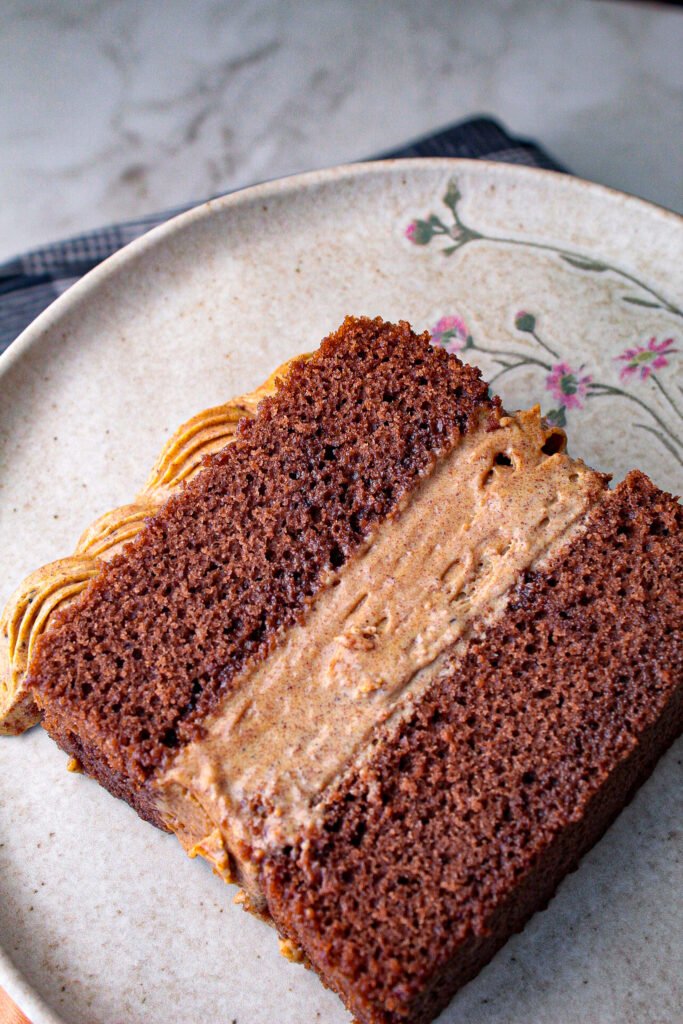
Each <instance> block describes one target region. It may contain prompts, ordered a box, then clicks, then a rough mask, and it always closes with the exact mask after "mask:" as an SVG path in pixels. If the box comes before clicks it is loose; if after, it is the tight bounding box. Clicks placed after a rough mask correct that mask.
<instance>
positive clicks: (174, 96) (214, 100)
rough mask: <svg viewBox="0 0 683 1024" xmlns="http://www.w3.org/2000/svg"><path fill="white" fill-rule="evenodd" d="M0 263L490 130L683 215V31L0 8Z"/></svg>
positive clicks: (600, 12)
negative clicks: (492, 121) (465, 132)
mask: <svg viewBox="0 0 683 1024" xmlns="http://www.w3.org/2000/svg"><path fill="white" fill-rule="evenodd" d="M2 26H3V27H2V32H1V33H0V94H1V95H2V97H3V103H2V109H1V111H0V187H1V190H2V197H3V202H2V204H1V205H0V258H2V257H5V256H9V255H11V254H13V253H15V252H17V251H19V250H21V249H24V248H26V247H28V246H33V245H35V244H40V243H41V242H45V241H48V240H51V239H54V238H56V237H60V236H64V235H66V234H71V233H75V232H77V231H80V230H82V229H85V228H89V227H95V226H97V225H99V224H102V223H107V222H110V221H113V220H117V219H125V218H130V217H134V216H136V215H138V214H141V213H146V212H150V211H154V210H157V209H163V208H165V207H167V206H171V205H173V204H175V203H179V202H183V201H185V200H188V199H192V198H196V199H198V200H199V199H202V198H203V197H204V196H206V195H208V194H210V193H215V192H218V191H221V190H223V189H229V188H234V187H236V186H239V185H244V184H249V183H251V182H252V181H255V180H258V179H264V178H269V177H275V176H279V175H282V174H288V173H291V172H294V171H297V170H301V169H306V168H311V167H319V166H324V165H326V164H335V163H341V162H346V161H349V160H353V159H356V158H360V157H364V156H366V155H368V154H371V153H373V152H375V151H378V150H382V149H384V148H386V147H388V146H392V145H394V144H398V143H401V142H403V141H406V140H409V139H411V138H412V137H414V136H416V135H420V134H422V133H424V132H427V131H429V130H431V129H434V128H436V127H439V126H442V125H444V124H446V123H449V122H452V121H454V120H456V119H458V118H462V117H466V116H468V115H470V114H475V113H485V112H486V113H491V114H494V115H496V116H497V117H499V118H501V119H502V120H503V121H504V122H505V123H506V124H507V126H508V127H509V128H510V129H511V130H512V131H516V132H519V133H527V134H529V135H532V136H535V137H536V138H537V139H538V140H540V141H541V142H542V143H544V144H545V145H546V147H547V148H548V149H549V150H550V151H551V152H552V153H553V154H554V155H555V156H556V157H558V158H559V159H560V160H562V161H564V162H565V163H566V164H567V165H568V166H570V167H571V168H572V169H573V170H574V171H575V172H576V173H578V174H580V175H582V176H584V177H587V178H591V179H594V180H596V181H600V182H604V183H606V184H609V185H613V186H616V187H618V188H622V189H625V190H626V191H630V192H634V193H636V194H638V195H641V196H644V197H645V198H648V199H652V200H654V201H656V202H659V203H662V204H664V205H666V206H669V207H673V208H677V209H681V208H683V195H682V193H683V187H682V177H683V151H682V148H681V147H682V143H681V140H682V139H683V103H682V102H681V100H682V93H683V62H682V61H681V59H680V55H681V50H682V49H683V12H681V11H679V10H677V9H675V8H671V7H666V6H664V5H658V4H636V3H616V2H605V0H573V2H571V3H568V2H566V0H488V2H486V3H478V2H475V0H461V2H458V3H456V2H452V0H451V2H448V0H423V2H421V3H415V2H411V0H397V2H389V0H355V2H352V0H325V2H320V3H314V2H307V0H281V2H277V0H267V2H257V0H243V2H236V0H232V2H229V3H226V2H224V0H192V2H190V3H188V2H186V0H145V2H144V3H140V2H139V0H3V3H2Z"/></svg>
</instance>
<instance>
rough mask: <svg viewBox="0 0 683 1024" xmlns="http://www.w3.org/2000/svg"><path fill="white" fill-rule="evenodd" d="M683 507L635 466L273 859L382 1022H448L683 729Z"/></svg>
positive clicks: (328, 975) (286, 916)
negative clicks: (475, 980) (437, 1018)
mask: <svg viewBox="0 0 683 1024" xmlns="http://www.w3.org/2000/svg"><path fill="white" fill-rule="evenodd" d="M681 520H682V512H681V507H680V506H679V505H678V504H677V503H676V502H675V501H674V500H673V499H671V498H670V496H668V495H666V494H663V493H662V492H660V491H658V490H657V489H656V488H655V487H654V486H653V485H652V484H651V483H650V481H649V480H648V479H647V478H646V477H644V476H643V475H642V474H640V473H631V474H630V475H629V477H628V478H627V479H626V481H625V482H624V483H623V484H621V485H620V486H619V487H618V488H617V489H616V491H615V492H612V493H611V494H610V495H609V497H608V498H607V499H606V500H605V501H604V502H603V503H602V504H601V505H600V506H599V507H598V508H597V509H596V510H594V511H593V512H592V513H591V514H590V517H589V520H588V528H587V530H586V532H585V534H584V535H583V536H582V537H581V538H580V539H579V540H578V541H577V542H575V543H574V544H572V545H570V546H569V547H565V548H564V549H563V551H562V552H561V553H560V554H559V555H558V556H557V557H556V559H555V561H554V562H553V563H552V564H551V566H550V568H548V569H547V571H545V572H544V573H543V574H538V573H527V575H526V577H525V578H524V579H523V580H522V581H521V582H520V583H519V585H518V586H517V588H516V590H515V591H514V593H513V595H512V598H511V601H510V604H509V608H508V610H507V612H506V614H505V615H504V617H503V618H502V619H501V620H498V621H497V622H496V624H495V625H494V626H493V627H492V628H491V629H490V630H489V631H488V632H487V633H486V634H485V635H483V636H480V637H479V638H478V639H475V640H474V641H473V642H471V643H470V645H469V646H468V648H467V650H466V652H465V655H464V656H462V657H458V656H456V655H455V654H454V655H453V657H452V659H451V662H450V665H449V667H448V669H447V670H446V671H445V673H444V675H443V676H442V677H441V678H440V680H439V681H438V682H437V683H436V684H435V685H434V687H433V688H432V689H431V690H429V691H428V692H427V694H426V695H425V696H424V697H423V698H422V699H421V700H420V701H419V703H418V704H417V706H416V707H415V708H414V710H413V712H412V713H411V715H410V717H409V718H407V719H406V720H405V721H404V722H403V723H402V725H401V726H400V729H399V732H398V735H397V736H395V737H393V738H392V740H391V742H389V743H385V744H382V745H380V746H379V747H378V749H377V752H376V753H374V754H373V755H372V758H371V760H370V761H369V763H367V764H366V766H365V767H363V768H362V769H361V768H358V769H356V770H355V771H354V772H353V774H351V775H350V776H348V777H347V779H346V780H345V782H344V785H343V788H342V789H341V791H340V792H339V793H338V794H336V795H335V797H334V798H333V799H331V800H330V801H329V803H328V805H327V806H326V807H325V808H324V817H323V824H322V825H321V826H318V827H317V829H316V831H315V832H314V833H313V834H312V835H311V836H310V837H309V838H308V839H307V840H306V841H305V842H304V843H303V844H300V845H297V846H296V847H295V848H294V849H291V848H288V849H285V850H284V851H281V852H280V853H278V854H277V855H273V856H272V857H270V859H269V860H267V861H266V864H265V867H264V869H263V878H262V881H263V885H264V888H265V892H266V896H267V899H268V903H269V908H270V911H271V913H272V915H273V917H274V919H275V921H276V923H277V924H278V926H279V927H280V929H281V930H282V931H283V932H284V933H285V934H286V935H287V936H289V937H290V938H291V939H292V940H294V941H295V942H296V943H297V944H298V945H299V946H301V947H302V948H303V950H304V951H305V953H306V955H307V956H308V957H309V958H310V960H311V961H312V963H313V964H314V966H315V967H316V969H317V970H318V971H319V973H320V974H321V976H322V977H323V979H324V980H325V981H326V982H327V984H328V985H330V986H331V987H333V988H334V989H336V990H337V991H338V992H339V994H340V995H341V996H342V998H343V999H344V1000H345V1001H346V1003H347V1005H348V1006H349V1008H350V1009H351V1010H352V1012H353V1013H355V1014H356V1015H357V1017H358V1019H359V1020H360V1021H362V1022H363V1024H396V1022H398V1021H404V1020H410V1022H411V1024H418V1022H426V1021H430V1020H431V1019H432V1017H433V1016H434V1015H436V1013H438V1011H439V1010H440V1009H441V1008H443V1007H444V1006H445V1005H446V1004H447V1002H448V1000H449V999H450V997H451V996H452V994H453V992H454V991H455V990H456V989H457V988H459V987H460V986H461V985H462V984H464V982H466V981H467V980H468V979H469V978H471V977H473V975H475V974H476V973H477V971H478V970H480V968H481V967H482V966H483V965H484V964H485V963H486V962H487V961H488V960H489V959H490V957H491V956H492V955H493V954H494V953H495V951H496V950H497V949H498V947H499V946H501V945H502V943H503V942H504V941H505V940H506V938H507V937H508V936H509V935H510V934H512V933H513V932H514V931H517V930H519V929H520V928H521V927H522V926H523V925H524V923H525V921H526V920H527V919H528V918H529V917H530V915H531V914H532V913H533V912H534V911H535V910H537V909H539V908H540V907H542V906H543V905H545V903H546V902H547V901H548V899H549V898H550V897H551V896H552V894H553V892H554V890H555V888H556V886H557V885H558V883H559V881H560V880H561V879H562V877H563V876H564V875H565V874H566V873H567V871H570V870H571V869H572V868H574V867H575V866H576V864H577V862H578V860H579V858H580V857H581V855H582V854H583V853H584V852H585V851H586V850H587V849H588V848H589V847H590V846H591V845H592V844H593V843H594V842H595V841H596V840H597V839H598V838H599V836H600V835H601V833H602V832H603V831H604V830H605V828H606V827H607V826H608V825H609V824H610V822H611V821H612V820H613V818H614V817H615V816H616V814H617V813H618V812H619V810H620V809H621V808H622V807H623V806H624V804H625V803H626V802H627V801H628V799H629V797H630V795H631V794H632V792H633V790H634V788H635V787H636V786H637V785H638V784H639V783H640V782H642V781H643V779H644V778H645V777H646V776H647V775H648V773H649V772H650V771H651V769H652V767H653V766H654V763H655V761H656V760H657V758H658V757H659V756H660V754H661V753H662V752H663V750H664V749H665V748H666V746H667V745H668V744H669V743H670V742H671V741H672V740H673V739H674V737H675V736H676V735H677V734H678V732H679V731H680V729H681V713H682V699H681V697H682V689H681V688H682V685H683V649H682V643H681V634H680V628H681V621H682V619H683V614H682V613H683V557H682V554H683V553H682V550H681V549H682V543H681V526H682V525H683V524H682V521H681Z"/></svg>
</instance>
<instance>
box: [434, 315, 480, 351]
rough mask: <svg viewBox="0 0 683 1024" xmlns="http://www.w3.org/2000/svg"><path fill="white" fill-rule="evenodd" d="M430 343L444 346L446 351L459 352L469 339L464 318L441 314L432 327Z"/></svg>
mask: <svg viewBox="0 0 683 1024" xmlns="http://www.w3.org/2000/svg"><path fill="white" fill-rule="evenodd" d="M430 334H431V336H432V345H438V346H440V347H441V348H445V349H446V351H447V352H461V351H462V350H463V349H464V348H466V347H467V343H468V341H471V340H472V339H471V338H470V334H469V331H468V330H467V326H466V324H465V321H464V320H461V319H460V317H459V316H442V317H441V319H440V320H438V321H437V322H436V323H435V324H434V326H433V327H432V329H431V331H430Z"/></svg>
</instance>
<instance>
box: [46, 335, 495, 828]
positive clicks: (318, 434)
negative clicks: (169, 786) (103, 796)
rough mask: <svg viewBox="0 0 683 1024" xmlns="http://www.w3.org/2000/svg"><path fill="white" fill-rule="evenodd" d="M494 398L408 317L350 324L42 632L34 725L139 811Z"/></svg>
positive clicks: (489, 417)
mask: <svg viewBox="0 0 683 1024" xmlns="http://www.w3.org/2000/svg"><path fill="white" fill-rule="evenodd" d="M499 415H500V412H499V403H498V400H497V399H494V400H490V399H489V398H488V396H487V388H486V385H485V384H484V383H483V382H482V380H481V377H480V373H479V371H478V370H476V369H474V368H472V367H469V366H463V365H462V364H461V363H460V362H459V361H458V360H457V359H456V358H455V357H453V356H448V355H447V354H446V353H445V352H444V351H443V350H438V349H434V348H432V347H431V346H430V344H429V337H428V335H427V334H423V335H421V336H419V337H418V336H416V335H414V334H413V333H412V331H411V330H410V328H409V326H408V325H407V324H405V323H401V324H399V325H398V326H394V325H390V324H385V323H383V322H382V321H381V320H374V321H373V320H367V319H359V320H354V319H347V321H345V323H344V325H343V326H342V328H341V329H340V330H339V331H338V332H337V333H336V334H334V335H332V336H330V337H329V338H328V339H327V340H326V341H324V342H323V343H322V345H321V347H320V349H319V351H318V353H317V354H316V355H315V356H314V357H313V358H312V359H311V360H309V361H308V362H300V363H297V364H295V365H294V367H293V368H292V370H291V372H290V374H289V376H288V377H287V379H286V381H285V382H284V383H283V385H282V387H281V388H280V390H279V391H278V393H277V394H276V395H275V397H273V398H272V399H266V400H265V401H264V403H263V405H262V406H261V408H260V411H259V414H258V416H257V418H256V419H255V420H252V421H245V422H244V423H243V424H242V425H241V428H240V431H239V437H238V439H237V440H236V441H235V442H233V443H232V444H231V445H229V446H228V447H227V448H226V449H224V450H223V452H221V453H219V454H218V455H216V456H213V457H211V459H210V460H209V461H208V464H207V468H206V470H205V471H204V472H203V473H201V474H200V475H199V476H198V477H196V478H195V479H194V480H193V481H192V482H191V483H190V484H189V485H188V486H187V488H186V489H185V490H184V492H183V493H182V494H181V495H179V496H178V497H175V498H172V499H171V500H170V501H169V502H168V503H167V505H166V506H165V507H164V508H163V510H162V511H161V512H160V513H158V514H157V515H156V516H154V517H153V518H152V519H150V520H149V522H148V524H147V526H146V527H145V529H144V530H143V531H142V533H141V534H140V535H139V536H138V538H137V539H136V540H135V541H134V542H133V543H132V544H131V545H130V546H129V548H128V549H127V550H126V551H125V552H124V554H122V555H120V556H118V557H116V558H115V559H113V560H112V561H111V562H110V563H109V565H107V566H106V567H105V568H104V569H103V571H102V573H101V575H100V576H99V577H98V578H97V579H95V580H94V581H93V582H92V583H91V585H89V587H88V588H87V589H86V591H85V592H84V594H83V596H82V598H81V599H80V600H79V601H78V603H77V604H75V605H74V606H72V607H71V608H69V609H68V610H67V611H66V612H64V614H63V616H62V618H61V620H60V621H59V622H58V623H56V625H55V627H54V628H53V629H51V630H50V631H49V632H48V633H47V634H46V635H45V636H43V637H42V638H41V639H40V641H39V642H38V646H37V650H36V654H35V656H34V659H33V661H32V664H31V667H30V679H29V685H30V686H31V688H32V690H33V692H34V694H35V696H36V700H37V702H38V703H39V705H40V706H41V708H42V709H43V712H44V725H45V727H46V729H47V730H48V731H49V732H50V733H51V735H52V736H53V737H54V738H55V739H56V740H57V742H58V743H60V745H61V746H63V747H64V748H65V749H66V750H67V751H69V752H71V753H74V754H75V755H76V756H78V757H79V759H80V760H81V762H82V763H83V764H84V765H85V767H86V768H87V770H88V771H89V773H90V774H92V775H94V776H95V777H96V778H98V779H99V780H100V781H101V782H102V783H103V784H104V785H105V786H109V787H110V788H112V790H113V791H115V792H116V794H117V795H118V796H123V797H124V798H125V799H128V800H129V801H130V802H131V803H133V804H134V805H135V806H136V807H137V809H138V810H139V811H140V813H142V814H143V815H144V816H147V817H150V818H153V819H155V820H157V821H158V820H159V819H158V816H156V814H155V813H154V811H153V809H151V808H150V805H149V800H148V795H147V793H146V792H145V791H144V790H145V784H146V782H147V781H148V780H149V779H150V777H151V776H152V775H153V774H154V773H155V772H158V771H159V770H160V769H162V768H163V767H165V766H167V765H168V764H169V763H170V762H171V761H172V760H173V758H174V757H175V756H176V755H177V753H178V751H179V749H180V748H182V746H183V745H184V744H186V743H187V742H189V741H190V740H191V739H193V738H194V737H196V736H197V735H198V734H199V733H200V731H201V723H202V720H203V719H204V718H205V716H206V715H207V714H208V713H209V712H210V711H211V710H212V709H213V708H214V707H215V706H216V704H217V702H218V701H219V700H220V699H221V698H223V697H224V696H225V695H226V694H227V693H228V692H229V690H230V687H231V685H232V682H233V680H234V679H235V678H236V677H237V676H238V675H239V673H240V672H241V671H243V670H244V668H245V667H246V666H247V665H248V664H252V663H254V662H255V661H258V660H259V659H262V658H264V657H265V656H266V655H267V653H268V651H269V650H270V649H271V648H272V646H273V645H274V643H275V642H276V640H277V638H278V637H279V635H280V632H281V631H282V629H283V628H285V627H288V626H291V625H293V624H294V623H296V622H301V621H303V617H304V614H305V609H306V607H307V605H308V604H309V603H310V601H311V600H312V598H313V597H314V595H315V594H316V593H318V592H319V591H320V589H321V588H322V587H324V586H326V585H328V584H329V583H330V581H331V579H332V577H333V576H334V574H335V572H336V571H337V570H339V569H340V568H341V567H342V566H343V565H344V563H345V562H346V561H347V560H348V559H349V557H350V556H351V555H352V554H353V552H354V551H355V550H357V549H358V547H359V546H360V545H361V544H362V542H363V540H364V538H365V537H366V536H367V534H368V533H369V531H370V530H371V529H372V528H373V527H374V526H375V525H376V524H377V523H378V522H380V521H382V520H383V519H384V518H386V517H387V516H389V515H391V514H392V512H393V511H394V510H395V508H396V507H397V505H398V503H399V502H400V500H401V499H402V497H403V496H404V495H405V494H406V493H407V492H408V491H409V490H410V488H412V487H413V486H415V484H416V483H417V482H418V481H419V480H420V479H421V478H422V477H423V476H424V475H426V474H428V473H429V472H430V471H431V470H432V468H433V466H434V463H435V460H436V458H437V456H438V455H439V454H442V453H444V452H446V451H448V450H449V449H450V448H452V447H453V446H454V445H456V444H457V443H458V441H459V439H460V438H461V436H462V435H463V434H465V433H467V432H468V431H469V430H470V429H472V428H473V427H474V426H475V425H476V426H477V427H480V425H481V422H482V417H484V420H485V421H486V423H487V424H488V426H489V427H490V429H495V428H496V426H497V423H498V419H499Z"/></svg>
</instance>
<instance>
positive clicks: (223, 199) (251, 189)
mask: <svg viewBox="0 0 683 1024" xmlns="http://www.w3.org/2000/svg"><path fill="white" fill-rule="evenodd" d="M400 167H403V168H404V169H405V170H406V171H414V170H417V171H419V169H420V168H424V169H425V170H438V169H439V168H441V169H443V171H444V173H446V172H448V171H449V170H450V171H457V170H458V169H462V170H463V171H469V172H472V171H474V172H475V173H476V172H477V171H481V172H482V173H485V172H489V173H490V172H492V171H493V172H495V173H496V174H498V175H500V176H501V177H503V178H506V177H510V178H512V179H514V178H518V177H519V176H520V175H521V176H522V177H525V178H529V179H530V180H534V179H535V180H536V181H538V182H543V181H554V182H555V183H556V184H559V183H560V182H562V183H564V184H565V185H567V186H568V187H569V188H574V189H576V190H577V191H578V192H579V193H590V194H591V195H593V196H597V197H598V198H600V197H603V198H605V199H609V200H610V201H614V200H615V199H617V200H619V201H621V202H622V203H624V204H625V205H626V207H627V208H634V207H635V208H637V209H641V210H643V211H644V212H646V213H649V214H650V215H656V216H657V217H660V218H663V219H664V221H665V222H666V223H670V224H671V225H672V226H674V227H675V228H678V229H679V230H683V214H679V213H677V212H676V211H674V210H670V209H668V208H666V207H664V206H661V205H659V204H657V203H653V202H651V201H649V200H646V199H641V198H640V197H639V196H636V195H633V194H631V193H629V192H624V191H622V190H620V189H616V188H612V187H610V186H608V185H602V184H599V183H597V182H593V181H590V180H588V179H585V178H581V177H577V176H575V175H572V174H569V173H566V172H563V171H553V170H547V169H545V168H540V167H532V166H528V165H525V164H516V163H509V162H503V161H499V160H490V159H487V160H480V159H474V158H461V157H436V156H435V157H409V158H407V157H399V158H394V159H387V160H368V161H362V162H352V163H344V164H339V165H335V166H333V167H325V168H320V169H317V170H312V171H305V172H300V173H295V174H291V175H287V176H285V177H280V178H274V179H270V180H268V181H265V182H261V183H259V184H256V185H250V186H246V187H244V188H239V189H236V190H235V191H232V192H228V193H225V194H224V195H220V196H217V197H215V198H211V199H208V200H205V201H204V202H200V203H198V204H197V205H196V206H192V207H191V208H190V209H188V210H184V211H183V212H181V213H178V214H176V215H174V216H172V217H170V218H169V219H168V220H166V221H164V222H163V223H161V224H159V225H157V226H156V227H154V228H151V229H150V230H149V231H146V232H145V233H144V234H142V235H140V236H139V237H138V238H136V239H134V240H133V241H132V242H129V243H128V244H127V245H125V246H122V248H120V249H118V250H117V251H116V252H115V253H113V254H112V255H111V256H108V257H107V258H106V259H104V260H103V261H102V262H101V263H99V264H98V265H97V266H96V267H94V268H93V269H92V270H90V271H88V273H86V274H84V275H83V277H81V278H80V279H79V280H78V281H76V282H75V283H74V284H72V285H71V286H70V287H69V288H67V289H66V290H65V291H64V292H63V293H62V294H61V295H59V296H57V298H56V299H55V300H54V301H53V302H51V303H50V305H49V306H47V307H46V309H44V310H43V311H42V312H41V313H40V314H39V315H38V316H37V317H36V319H35V320H33V321H32V322H31V323H30V324H29V325H28V326H27V327H26V328H24V330H23V331H22V332H21V333H20V334H19V335H18V337H17V338H16V339H15V340H14V341H13V342H11V343H10V345H9V346H8V348H7V349H6V350H5V352H3V353H2V354H0V388H1V387H2V383H3V377H4V375H5V374H6V373H7V372H8V371H9V370H10V369H11V368H12V367H13V366H15V365H16V364H17V363H19V361H20V360H21V359H22V358H24V356H26V355H27V353H28V352H29V350H30V349H31V348H32V347H33V346H34V345H36V344H38V343H39V341H40V339H41V338H42V337H43V335H44V333H45V332H46V331H48V330H50V329H51V328H53V327H54V326H55V325H57V324H58V323H59V320H60V319H61V317H62V316H64V315H65V314H68V313H69V311H70V310H71V309H72V308H73V307H74V306H75V305H77V304H78V303H79V302H80V301H82V300H83V299H85V298H86V297H87V296H88V294H89V293H91V292H94V291H95V290H96V289H97V288H98V287H99V286H100V285H101V284H103V283H104V282H106V281H107V279H108V278H110V277H111V276H112V275H113V274H115V273H116V272H117V271H118V270H119V269H120V268H123V267H124V266H125V265H126V264H127V263H129V262H131V261H132V260H135V259H137V258H139V257H140V256H142V255H143V254H144V253H145V252H147V251H152V250H154V249H156V248H157V247H158V246H160V245H163V244H164V243H165V241H166V240H168V239H170V238H173V237H174V236H175V235H176V234H177V233H179V232H180V231H183V230H185V229H186V228H187V227H188V226H190V225H191V224H192V223H194V222H196V221H201V220H203V219H208V218H209V217H212V216H216V215H217V214H219V213H222V212H223V211H225V210H226V209H228V210H229V209H230V208H233V207H234V208H237V209H239V207H240V206H242V205H244V204H248V203H250V202H252V201H254V200H263V199H265V198H267V197H278V198H280V197H282V196H286V195H287V194H291V193H296V192H299V191H302V190H303V191H305V190H306V189H308V188H311V187H315V186H318V185H321V184H326V183H328V182H332V181H335V180H340V179H341V180H345V179H346V180H349V181H356V180H359V179H363V178H365V177H374V176H381V175H382V174H383V173H387V172H391V171H396V170H398V169H399V168H400ZM0 985H2V987H3V988H4V989H5V991H6V992H7V994H8V995H9V996H10V998H11V999H13V1000H14V1002H15V1003H16V1004H17V1006H19V1007H20V1009H21V1010H22V1012H24V1013H25V1014H26V1015H27V1016H28V1017H29V1019H30V1021H31V1024H68V1022H67V1021H66V1020H65V1018H63V1017H62V1016H61V1015H60V1014H59V1013H57V1011H55V1010H54V1009H53V1008H52V1007H50V1006H49V1004H48V1003H47V1002H46V1001H45V1000H44V999H43V997H42V996H41V995H40V994H39V992H38V990H37V989H36V988H35V987H34V986H33V984H32V983H31V981H30V980H29V979H28V978H27V977H25V976H24V975H23V974H22V973H21V971H19V969H18V968H17V967H16V966H15V964H14V962H13V960H12V958H11V956H10V954H9V953H8V952H7V951H6V950H5V948H4V947H3V946H2V945H0Z"/></svg>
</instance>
